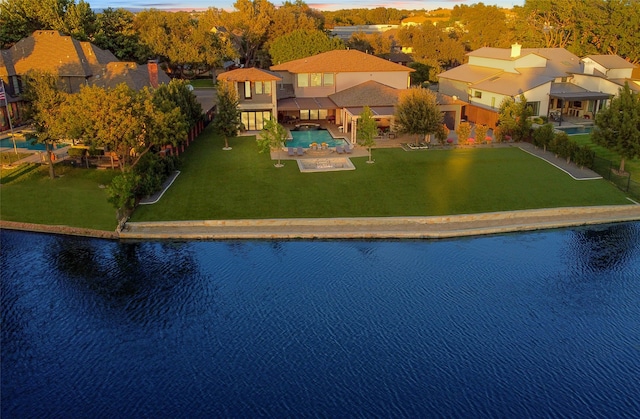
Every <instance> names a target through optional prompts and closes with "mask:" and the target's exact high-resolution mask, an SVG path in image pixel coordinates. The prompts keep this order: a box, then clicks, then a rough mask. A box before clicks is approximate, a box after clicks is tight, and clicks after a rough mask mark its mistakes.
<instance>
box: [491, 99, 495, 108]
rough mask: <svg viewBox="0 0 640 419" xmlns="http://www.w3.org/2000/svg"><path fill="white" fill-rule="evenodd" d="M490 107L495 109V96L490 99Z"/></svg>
mask: <svg viewBox="0 0 640 419" xmlns="http://www.w3.org/2000/svg"><path fill="white" fill-rule="evenodd" d="M491 107H492V108H495V107H496V97H495V96H492V97H491Z"/></svg>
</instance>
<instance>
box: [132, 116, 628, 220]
mask: <svg viewBox="0 0 640 419" xmlns="http://www.w3.org/2000/svg"><path fill="white" fill-rule="evenodd" d="M230 144H231V146H232V147H233V150H231V151H223V150H222V149H221V148H222V146H223V141H222V139H220V138H219V137H217V136H215V135H213V134H211V128H210V127H209V128H208V129H207V131H205V133H204V134H203V135H201V136H200V137H199V138H198V139H197V140H196V142H195V143H193V144H192V145H191V147H190V148H189V149H188V150H187V152H186V153H185V154H184V155H183V157H184V160H185V164H184V165H183V167H182V169H181V170H182V174H181V175H180V176H179V177H178V178H177V180H176V181H175V183H174V184H173V186H172V187H171V188H170V189H169V190H168V191H167V193H165V195H164V196H163V197H162V199H161V200H160V201H159V202H158V203H156V204H153V205H147V206H141V207H138V209H136V211H135V213H134V215H133V217H132V221H162V220H203V219H242V218H288V217H356V216H358V217H359V216H363V217H366V216H403V215H404V216H419V215H423V216H426V215H445V214H463V213H478V212H492V211H503V210H518V209H531V208H547V207H565V206H587V205H610V204H628V203H629V201H628V200H626V199H625V196H624V194H623V193H621V192H620V191H618V190H617V189H616V188H615V187H614V186H612V185H610V184H609V183H607V182H606V181H604V180H595V181H575V180H573V179H572V178H571V177H569V176H568V175H566V174H565V173H563V172H562V171H560V170H558V169H556V168H554V167H552V166H551V165H549V164H548V163H546V162H544V161H542V160H540V159H538V158H535V157H532V156H530V155H529V154H527V153H525V152H523V151H521V150H520V149H518V148H516V147H509V148H474V149H454V150H429V151H421V152H419V151H416V152H405V151H403V150H401V149H377V150H374V153H373V157H374V159H375V161H376V163H375V164H367V163H366V160H367V158H366V157H362V158H352V161H353V163H354V164H355V166H356V170H354V171H341V172H326V173H300V171H299V169H298V166H297V164H296V163H295V162H294V161H286V162H285V163H286V165H285V167H283V168H280V169H276V168H274V166H273V163H274V162H273V161H272V160H271V159H270V157H269V155H268V154H259V153H258V149H257V146H256V144H255V137H240V138H235V139H231V140H230Z"/></svg>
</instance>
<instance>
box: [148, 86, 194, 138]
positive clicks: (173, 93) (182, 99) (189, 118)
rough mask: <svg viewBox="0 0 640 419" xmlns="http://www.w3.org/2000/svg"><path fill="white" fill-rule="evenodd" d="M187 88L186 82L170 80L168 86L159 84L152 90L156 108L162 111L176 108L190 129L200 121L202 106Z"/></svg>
mask: <svg viewBox="0 0 640 419" xmlns="http://www.w3.org/2000/svg"><path fill="white" fill-rule="evenodd" d="M188 86H189V83H188V82H187V81H185V80H180V79H172V80H171V81H170V82H169V84H161V85H160V86H158V88H156V89H154V90H153V102H154V104H155V105H156V107H157V108H159V109H163V110H167V109H173V108H174V107H176V106H177V107H178V108H179V110H180V114H181V115H182V117H183V118H184V119H185V122H186V124H187V126H188V127H189V128H190V127H193V126H194V125H195V124H196V123H197V122H199V121H200V120H202V106H201V105H200V102H198V99H197V97H196V95H195V94H194V93H193V92H192V91H191V90H190V89H189V87H188ZM161 104H164V105H161Z"/></svg>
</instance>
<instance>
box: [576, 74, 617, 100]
mask: <svg viewBox="0 0 640 419" xmlns="http://www.w3.org/2000/svg"><path fill="white" fill-rule="evenodd" d="M573 83H574V84H575V85H576V86H580V87H582V88H583V89H587V90H590V91H592V92H602V93H608V94H611V95H617V94H618V92H619V90H620V88H621V86H620V85H619V84H617V83H613V82H610V81H608V80H606V79H603V78H600V77H589V76H582V75H580V74H576V75H575V76H574V78H573Z"/></svg>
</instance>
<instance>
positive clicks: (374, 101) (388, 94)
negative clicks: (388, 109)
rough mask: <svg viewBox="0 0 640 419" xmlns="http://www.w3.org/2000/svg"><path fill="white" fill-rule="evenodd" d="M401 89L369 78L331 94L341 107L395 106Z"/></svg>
mask: <svg viewBox="0 0 640 419" xmlns="http://www.w3.org/2000/svg"><path fill="white" fill-rule="evenodd" d="M399 92H400V90H398V89H394V88H393V87H390V86H387V85H385V84H382V83H378V82H377V81H373V80H369V81H366V82H364V83H361V84H359V85H357V86H353V87H350V88H348V89H345V90H342V91H340V92H337V93H334V94H332V95H330V96H329V99H331V100H332V101H333V102H334V103H335V104H336V105H337V106H338V107H339V108H347V107H355V106H370V107H371V106H394V105H395V104H396V103H397V102H398V94H399Z"/></svg>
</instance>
